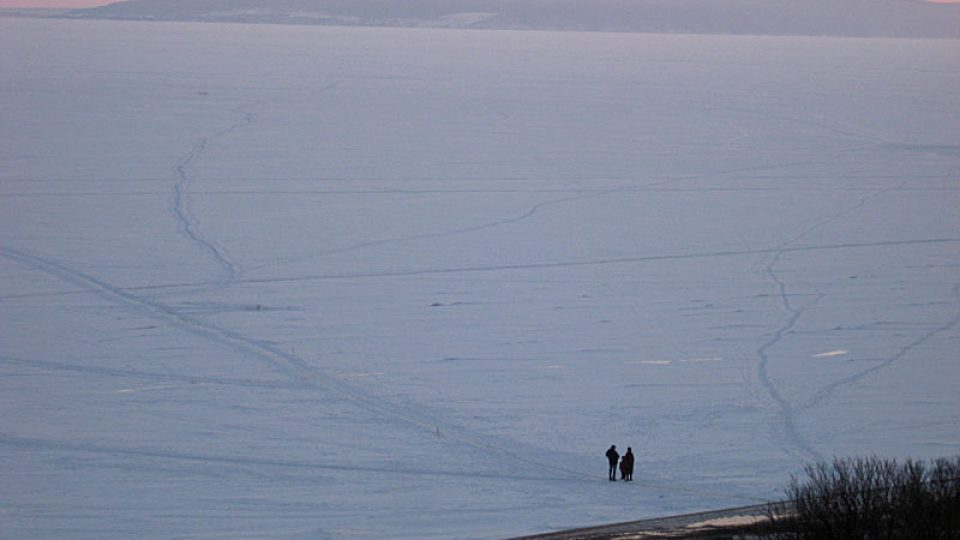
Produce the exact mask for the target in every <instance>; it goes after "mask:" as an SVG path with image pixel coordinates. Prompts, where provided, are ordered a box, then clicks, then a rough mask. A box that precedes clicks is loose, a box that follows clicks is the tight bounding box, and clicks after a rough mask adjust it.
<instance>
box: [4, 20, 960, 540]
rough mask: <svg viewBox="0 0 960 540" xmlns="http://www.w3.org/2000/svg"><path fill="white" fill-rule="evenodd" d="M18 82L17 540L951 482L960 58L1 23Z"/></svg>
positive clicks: (602, 511)
mask: <svg viewBox="0 0 960 540" xmlns="http://www.w3.org/2000/svg"><path fill="white" fill-rule="evenodd" d="M0 72H2V73H3V76H2V78H0V118H2V122H0V137H2V141H3V144H2V146H0V412H2V414H0V537H2V538H4V539H5V540H6V539H20V538H96V539H104V538H134V537H135V538H206V537H214V538H244V537H250V538H264V537H276V538H377V537H389V538H490V537H503V536H509V535H517V534H523V533H533V532H541V531H546V530H553V529H561V528H567V527H573V526H583V525H589V524H596V523H603V522H610V521H624V520H630V519H640V518H643V517H651V516H656V515H663V514H670V513H680V512H688V511H695V510H701V509H708V508H715V507H723V506H736V505H742V504H749V503H752V502H757V501H763V500H770V499H775V498H777V497H778V496H780V494H781V488H782V487H783V486H784V484H785V482H786V480H787V478H788V477H789V475H790V474H791V473H795V472H798V471H799V470H801V469H802V466H803V465H804V464H805V463H809V462H811V461H813V460H816V459H820V458H829V457H831V456H833V455H857V454H874V453H876V454H879V455H884V456H904V457H905V456H914V457H933V456H941V455H952V454H955V453H956V452H957V451H958V448H960V397H958V393H957V392H956V385H957V382H958V380H960V364H958V360H960V355H958V341H957V340H958V335H960V330H958V322H960V274H958V267H960V250H958V248H960V229H958V227H960V198H958V190H960V184H958V178H960V99H958V93H957V88H960V42H957V41H950V40H940V41H933V40H931V41H907V40H863V39H861V40H851V39H826V38H776V37H763V38H760V37H706V36H670V35H629V34H580V33H532V32H498V31H483V32H479V31H474V32H471V31H445V30H403V29H345V28H317V27H309V28H305V27H278V26H255V25H248V26H243V25H216V24H208V25H203V24H181V23H168V24H154V23H124V22H90V21H55V20H28V19H0ZM610 444H617V445H618V446H619V447H621V448H625V447H626V446H632V447H633V449H634V451H635V453H636V454H637V472H636V475H635V478H636V481H635V482H633V483H632V484H624V483H616V484H611V483H609V482H607V481H606V477H605V474H606V464H605V460H604V457H603V452H604V451H605V450H606V448H607V447H608V446H609V445H610Z"/></svg>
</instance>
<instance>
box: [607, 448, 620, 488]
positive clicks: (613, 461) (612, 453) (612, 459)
mask: <svg viewBox="0 0 960 540" xmlns="http://www.w3.org/2000/svg"><path fill="white" fill-rule="evenodd" d="M606 455H607V462H608V463H609V464H610V470H609V471H608V473H607V477H608V479H609V480H610V481H611V482H615V481H616V480H617V463H619V461H620V454H619V453H617V445H615V444H612V445H610V449H609V450H607V454H606Z"/></svg>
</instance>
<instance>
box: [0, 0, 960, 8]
mask: <svg viewBox="0 0 960 540" xmlns="http://www.w3.org/2000/svg"><path fill="white" fill-rule="evenodd" d="M116 1H117V0H0V8H5V7H6V8H81V7H92V6H102V5H104V4H112V3H114V2H116ZM927 1H928V2H941V3H944V4H957V3H960V0H927Z"/></svg>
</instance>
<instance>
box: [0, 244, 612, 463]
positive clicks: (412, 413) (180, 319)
mask: <svg viewBox="0 0 960 540" xmlns="http://www.w3.org/2000/svg"><path fill="white" fill-rule="evenodd" d="M0 256H3V257H5V258H8V259H11V260H14V261H17V262H20V263H22V264H25V265H27V266H30V267H33V268H35V269H37V270H40V271H43V272H45V273H47V274H50V275H53V276H55V277H58V278H60V279H62V280H64V281H67V282H69V283H71V284H73V285H75V286H79V287H84V288H87V289H90V290H91V291H92V292H94V293H96V294H97V295H98V296H100V297H101V298H104V299H105V300H107V301H109V302H111V303H115V304H121V305H124V306H126V307H129V308H131V309H133V310H135V311H138V312H140V313H143V314H146V315H149V316H151V317H153V318H155V319H158V320H160V321H163V322H166V323H168V324H170V325H172V326H174V327H176V328H178V329H180V330H182V331H184V332H187V333H190V334H192V335H195V336H197V337H200V338H202V339H205V340H207V341H210V342H213V343H215V344H218V345H221V346H225V347H228V348H230V349H232V350H234V351H235V352H237V353H240V354H243V355H245V356H248V357H253V358H256V359H259V360H261V361H263V362H265V363H266V364H268V365H269V366H271V367H273V368H274V369H276V370H277V371H279V372H281V373H283V374H284V375H285V376H287V377H288V378H289V379H290V380H291V381H292V382H293V383H295V386H299V385H302V386H304V387H307V388H309V389H311V390H314V391H317V390H323V391H328V392H330V393H331V394H334V395H338V396H340V397H341V398H344V399H346V400H348V401H350V402H353V403H354V404H355V405H357V406H359V407H361V408H363V409H365V410H368V411H370V412H373V413H376V414H380V415H382V416H383V417H385V418H392V419H393V420H395V421H397V422H400V423H403V424H406V425H409V426H412V427H414V428H417V429H419V430H421V431H424V432H425V433H430V434H433V433H435V432H436V430H437V429H438V428H439V429H440V430H441V432H442V433H443V438H444V439H447V440H451V441H455V442H457V443H459V444H463V445H466V446H469V447H472V448H474V449H476V450H480V451H483V452H486V453H489V454H493V455H499V456H501V457H502V458H506V459H507V460H508V462H510V463H514V464H518V465H520V464H525V465H527V466H533V467H536V468H538V469H540V470H542V471H544V472H546V473H548V474H547V476H545V478H554V479H558V478H563V479H567V480H570V479H578V480H593V479H594V478H595V475H594V474H590V473H587V472H584V471H580V470H575V469H572V468H568V467H563V466H557V465H552V464H548V463H543V462H540V461H536V460H532V459H529V458H527V457H525V455H547V454H548V452H547V450H546V449H536V450H537V451H536V452H534V453H532V454H531V452H529V451H527V450H526V449H525V448H521V446H524V445H520V444H519V443H516V442H514V441H509V440H506V439H505V438H504V437H495V436H488V435H482V434H479V433H474V432H472V431H470V430H468V429H467V428H463V427H460V426H456V425H452V424H449V423H447V422H445V421H441V420H439V419H436V418H432V417H428V416H425V415H423V414H422V413H420V412H418V411H416V410H412V409H409V408H405V407H402V406H399V405H396V404H393V403H390V402H388V401H386V400H384V399H381V398H378V397H376V396H373V395H371V394H368V393H367V392H364V391H363V390H360V389H359V388H355V387H352V386H350V385H348V384H347V383H344V382H342V381H340V380H338V379H336V378H334V377H332V376H329V375H327V374H325V373H323V372H322V371H320V370H319V369H318V368H317V367H315V366H311V365H310V364H309V363H308V362H306V361H305V360H303V359H302V358H300V357H298V356H296V355H295V354H293V353H290V352H287V351H285V350H283V349H282V348H280V347H278V346H276V345H273V344H270V343H267V342H266V341H261V340H256V339H252V338H249V337H246V336H244V335H242V334H239V333H236V332H233V331H230V330H227V329H225V328H221V327H218V326H216V325H213V324H209V323H206V322H204V321H201V320H199V319H196V318H194V317H190V316H188V315H185V314H183V313H181V312H179V311H178V310H176V309H174V308H172V307H170V306H168V305H165V304H162V303H159V302H155V301H151V300H148V299H146V298H142V297H139V296H136V295H134V294H131V293H129V292H125V291H124V290H121V289H119V288H117V287H114V286H112V285H110V284H109V283H106V282H104V281H102V280H99V279H97V278H95V277H93V276H90V275H87V274H85V273H83V272H80V271H78V270H74V269H71V268H69V267H67V266H65V265H63V264H60V263H58V262H55V261H52V260H49V259H45V258H42V257H39V256H36V255H33V254H29V253H25V252H22V251H19V250H14V249H9V248H0ZM510 446H513V447H514V448H510Z"/></svg>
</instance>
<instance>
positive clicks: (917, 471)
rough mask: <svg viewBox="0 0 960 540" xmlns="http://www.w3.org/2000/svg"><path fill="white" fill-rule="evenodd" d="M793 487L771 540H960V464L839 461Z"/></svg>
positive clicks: (774, 511)
mask: <svg viewBox="0 0 960 540" xmlns="http://www.w3.org/2000/svg"><path fill="white" fill-rule="evenodd" d="M805 473H806V478H805V479H804V480H801V479H799V478H797V477H796V476H794V477H792V478H791V479H790V483H789V485H788V487H787V489H786V495H787V498H786V500H785V501H784V502H782V503H779V504H774V505H771V507H770V509H769V511H768V516H769V518H770V519H769V523H768V525H767V530H766V531H765V534H764V535H763V536H764V537H767V538H776V539H783V540H787V539H790V540H826V539H836V540H860V539H863V540H893V539H916V540H957V539H960V456H958V457H954V458H952V459H938V460H935V461H934V462H933V463H931V464H929V465H928V464H926V463H925V462H923V461H915V460H906V461H903V462H898V461H897V460H892V459H881V458H877V457H871V458H853V459H835V460H834V461H833V463H832V464H826V463H819V464H816V465H810V466H808V467H806V468H805Z"/></svg>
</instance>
